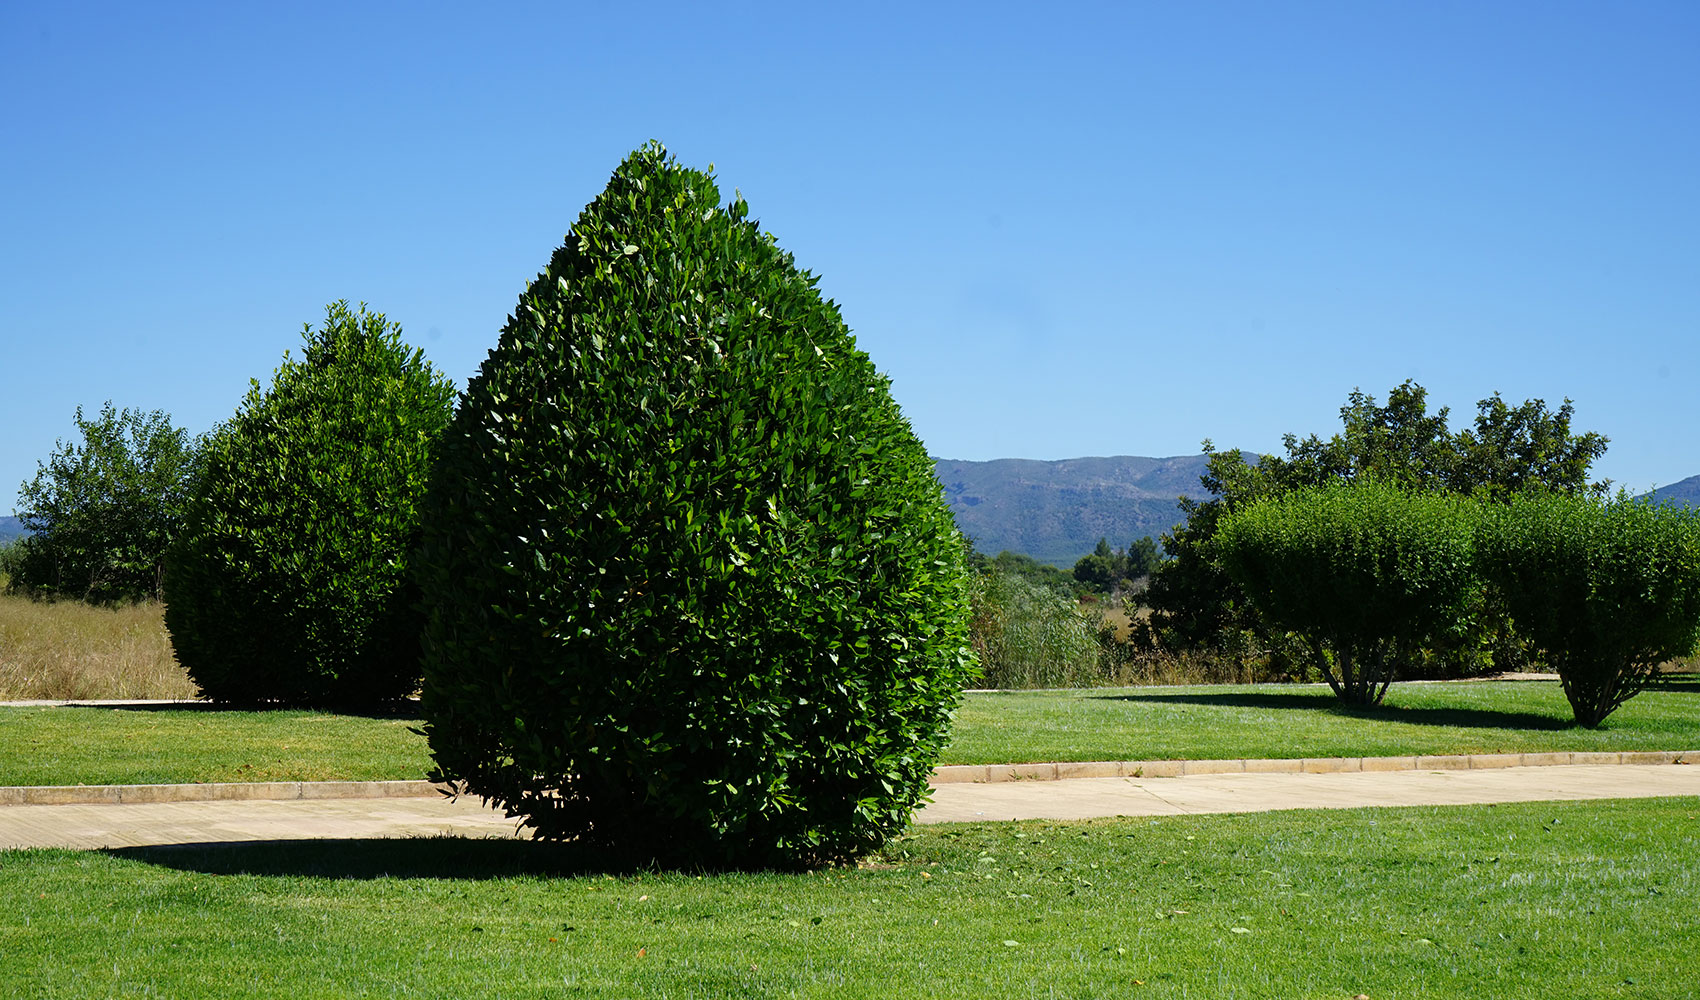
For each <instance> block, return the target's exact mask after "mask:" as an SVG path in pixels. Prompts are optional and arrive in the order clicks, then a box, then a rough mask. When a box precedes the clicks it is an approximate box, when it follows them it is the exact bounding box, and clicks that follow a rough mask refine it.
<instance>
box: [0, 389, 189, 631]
mask: <svg viewBox="0 0 1700 1000" xmlns="http://www.w3.org/2000/svg"><path fill="white" fill-rule="evenodd" d="M75 420H76V424H77V430H78V432H79V433H80V434H81V435H82V442H81V443H77V442H65V441H59V442H58V443H57V444H56V446H55V450H54V452H53V455H52V456H51V457H50V458H49V459H48V460H47V461H46V462H45V463H43V464H40V465H38V466H37V468H36V473H35V477H34V478H33V479H31V480H30V481H29V482H26V483H24V484H23V486H22V488H21V489H20V490H19V494H18V503H19V509H18V515H19V520H20V521H21V522H22V524H23V527H25V528H27V529H28V530H30V531H32V532H34V534H31V535H26V536H24V537H23V538H21V539H19V540H18V541H17V542H16V543H15V544H14V545H13V546H12V547H11V549H10V551H9V552H8V555H7V565H8V576H9V577H10V582H9V584H8V586H9V588H10V589H12V590H15V591H20V592H23V593H28V594H33V595H37V596H41V597H71V598H76V599H79V600H86V601H90V602H93V603H111V602H116V601H139V600H144V599H154V600H157V599H158V598H159V595H160V576H161V566H162V563H163V560H164V556H165V550H166V547H167V546H169V545H170V544H171V538H172V536H173V535H174V534H175V533H176V532H177V530H178V527H179V526H180V524H181V523H182V515H183V499H184V492H185V483H186V480H187V479H188V477H189V475H190V472H191V470H192V468H193V466H194V462H195V455H196V449H197V446H198V442H197V441H194V440H191V439H190V437H189V435H188V433H187V432H186V431H184V430H182V429H180V428H176V427H172V426H171V417H170V416H169V415H167V414H166V413H163V412H161V411H159V410H155V411H153V412H152V413H143V412H142V411H140V410H130V409H125V410H123V411H119V410H115V409H114V408H113V406H112V403H111V402H108V403H106V405H104V406H102V407H101V409H100V416H98V417H95V418H93V419H85V418H84V417H83V409H82V407H80V406H79V407H78V408H77V415H76V417H75Z"/></svg>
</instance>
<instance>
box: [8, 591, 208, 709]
mask: <svg viewBox="0 0 1700 1000" xmlns="http://www.w3.org/2000/svg"><path fill="white" fill-rule="evenodd" d="M194 696H195V684H194V682H193V681H191V680H189V675H188V674H186V673H185V672H184V671H183V668H182V667H181V666H179V665H178V664H177V658H176V655H175V654H174V653H173V652H172V650H171V636H170V635H169V634H168V633H167V632H166V630H165V612H164V605H161V604H157V603H154V604H137V605H132V606H130V607H124V608H97V607H92V606H90V605H87V604H82V603H79V602H77V601H58V602H54V603H47V602H41V601H32V600H29V599H28V598H24V597H18V596H15V595H4V594H0V700H5V701H18V700H23V699H31V698H52V699H74V698H193V697H194Z"/></svg>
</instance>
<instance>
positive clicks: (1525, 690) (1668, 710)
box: [942, 676, 1700, 764]
mask: <svg viewBox="0 0 1700 1000" xmlns="http://www.w3.org/2000/svg"><path fill="white" fill-rule="evenodd" d="M952 732H953V738H952V742H951V746H950V748H949V749H948V750H947V751H946V752H945V755H944V757H945V759H944V760H943V761H942V763H947V764H1007V763H1021V762H1028V761H1053V760H1214V759H1233V758H1238V757H1270V758H1288V757H1402V756H1407V755H1410V754H1455V753H1535V752H1542V751H1552V750H1695V749H1700V679H1696V678H1695V677H1693V676H1683V677H1681V678H1679V679H1676V680H1672V681H1668V682H1665V683H1661V684H1660V685H1659V686H1658V687H1656V688H1652V689H1649V690H1646V691H1643V692H1642V693H1640V694H1639V695H1636V696H1635V697H1634V698H1632V699H1630V700H1629V701H1628V702H1627V703H1625V704H1624V705H1623V707H1621V708H1619V709H1618V710H1617V711H1616V712H1614V713H1613V714H1612V715H1611V716H1610V717H1609V718H1607V719H1606V721H1605V724H1604V725H1603V726H1602V727H1601V728H1599V729H1596V730H1587V729H1583V728H1581V727H1579V726H1577V725H1575V724H1574V722H1573V721H1572V717H1571V714H1570V705H1569V703H1568V702H1566V701H1565V700H1564V692H1563V690H1562V689H1561V688H1560V687H1559V685H1558V682H1557V681H1500V682H1480V683H1469V684H1395V685H1393V687H1392V688H1391V689H1390V690H1389V691H1388V693H1387V698H1386V701H1385V702H1384V703H1383V704H1382V705H1381V706H1380V707H1378V708H1374V709H1368V710H1358V709H1349V708H1346V707H1345V706H1343V705H1342V704H1341V703H1340V701H1339V700H1338V699H1337V698H1335V697H1334V695H1333V693H1332V692H1331V691H1329V690H1328V688H1327V687H1324V686H1320V685H1279V684H1262V685H1256V686H1211V687H1162V688H1117V689H1091V688H1088V689H1081V690H1074V691H1020V692H999V693H985V694H974V695H971V696H969V698H968V700H967V701H966V703H965V704H964V705H963V706H962V708H961V709H960V710H959V711H958V712H957V716H956V725H955V727H954V729H953V730H952Z"/></svg>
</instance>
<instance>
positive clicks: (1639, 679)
mask: <svg viewBox="0 0 1700 1000" xmlns="http://www.w3.org/2000/svg"><path fill="white" fill-rule="evenodd" d="M1212 546H1213V548H1214V553H1213V554H1214V556H1215V557H1216V558H1217V559H1218V560H1219V561H1220V564H1221V566H1222V568H1223V570H1224V571H1225V572H1226V573H1227V574H1228V575H1229V577H1230V578H1232V580H1233V581H1234V583H1235V584H1236V585H1237V586H1239V587H1240V588H1241V589H1242V590H1243V591H1244V592H1245V593H1246V595H1247V596H1248V597H1249V598H1250V600H1251V601H1252V602H1253V603H1254V605H1255V606H1256V607H1257V610H1258V611H1259V613H1261V614H1262V615H1264V616H1265V618H1266V619H1267V620H1268V621H1270V622H1271V623H1274V624H1275V625H1277V626H1278V627H1280V628H1283V629H1286V630H1289V631H1290V632H1292V633H1294V634H1295V635H1297V636H1298V637H1299V638H1300V639H1301V641H1302V642H1303V643H1304V645H1305V646H1307V647H1308V648H1309V649H1310V651H1311V653H1312V656H1313V662H1314V665H1315V666H1316V667H1317V668H1318V669H1320V671H1321V672H1322V674H1323V676H1324V677H1325V678H1326V679H1327V680H1328V683H1329V684H1330V685H1331V686H1332V687H1333V688H1334V691H1335V692H1336V693H1337V694H1338V695H1339V696H1340V697H1341V698H1342V699H1344V700H1346V701H1348V702H1352V703H1357V704H1375V703H1377V702H1379V701H1380V700H1381V698H1382V696H1383V695H1384V694H1385V693H1386V690H1387V685H1388V684H1389V683H1391V682H1392V681H1393V680H1394V679H1395V678H1396V677H1397V676H1398V675H1399V672H1400V670H1401V668H1402V666H1403V665H1405V664H1408V663H1410V662H1412V661H1414V660H1415V659H1417V658H1418V657H1419V656H1421V655H1422V654H1423V651H1424V650H1430V649H1434V648H1437V647H1446V646H1454V647H1456V646H1460V645H1467V644H1468V643H1470V642H1471V641H1481V639H1482V637H1480V636H1473V635H1472V634H1471V632H1472V630H1476V629H1479V625H1478V623H1479V622H1481V621H1482V620H1483V617H1482V616H1481V615H1480V614H1479V613H1478V612H1479V610H1480V609H1481V608H1482V607H1483V606H1484V605H1487V604H1491V605H1493V606H1495V607H1498V608H1502V609H1503V610H1504V611H1505V613H1506V614H1508V615H1509V618H1510V621H1511V623H1512V625H1513V626H1514V628H1515V630H1516V631H1517V633H1519V634H1521V635H1523V636H1526V637H1527V638H1528V640H1529V641H1530V642H1531V643H1532V644H1533V645H1534V646H1535V647H1536V648H1537V649H1538V650H1539V651H1540V652H1541V653H1542V654H1543V656H1544V658H1545V660H1546V662H1547V663H1548V664H1550V665H1551V666H1552V667H1553V668H1554V669H1555V670H1557V671H1558V673H1559V676H1560V677H1561V679H1562V681H1563V684H1564V689H1565V693H1566V695H1568V697H1569V700H1570V703H1571V707H1572V710H1573V711H1574V713H1575V716H1576V720H1577V721H1578V722H1579V723H1581V724H1582V725H1584V726H1588V727H1594V726H1598V725H1599V724H1600V722H1601V721H1602V720H1603V719H1604V718H1605V717H1606V716H1607V715H1609V714H1610V713H1611V711H1612V710H1613V709H1615V708H1616V707H1617V706H1618V705H1620V704H1622V703H1623V701H1624V700H1625V699H1627V698H1629V697H1630V696H1632V695H1633V694H1635V692H1637V691H1639V690H1640V689H1641V687H1642V686H1643V685H1644V684H1645V683H1646V681H1647V679H1648V677H1649V676H1650V675H1651V674H1652V672H1653V671H1654V670H1655V669H1656V668H1657V666H1658V665H1659V664H1660V663H1662V662H1664V661H1666V660H1669V659H1673V658H1676V657H1680V656H1685V655H1688V654H1689V653H1690V652H1692V651H1693V650H1694V649H1695V647H1696V644H1697V643H1700V515H1697V514H1696V513H1695V512H1693V511H1690V510H1688V509H1686V508H1682V509H1678V508H1674V507H1669V506H1660V505H1654V504H1652V503H1650V502H1646V501H1635V500H1629V499H1627V498H1622V497H1620V498H1618V499H1617V500H1615V501H1609V502H1608V501H1604V500H1600V499H1597V498H1594V497H1591V496H1585V495H1575V494H1557V493H1529V494H1523V495H1518V496H1515V497H1512V498H1510V499H1509V500H1508V501H1506V502H1484V501H1481V500H1478V499H1475V498H1471V497H1465V496H1460V495H1457V494H1446V493H1433V492H1429V493H1422V492H1412V491H1410V490H1407V489H1403V488H1400V487H1396V486H1393V485H1390V484H1387V483H1384V482H1379V481H1374V480H1369V481H1360V482H1356V483H1344V482H1336V483H1332V484H1329V485H1327V486H1324V487H1320V488H1309V489H1301V490H1297V491H1294V492H1291V493H1287V494H1284V495H1281V496H1279V497H1275V498H1270V499H1266V500H1262V501H1258V502H1256V503H1253V504H1251V505H1249V506H1246V507H1243V508H1241V509H1239V510H1237V511H1234V512H1232V513H1230V514H1228V515H1227V516H1226V517H1225V518H1224V519H1223V520H1222V522H1221V523H1220V525H1219V526H1218V529H1217V533H1216V537H1215V539H1214V541H1213V542H1212Z"/></svg>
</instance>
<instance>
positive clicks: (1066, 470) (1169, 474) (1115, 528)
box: [934, 452, 1257, 567]
mask: <svg viewBox="0 0 1700 1000" xmlns="http://www.w3.org/2000/svg"><path fill="white" fill-rule="evenodd" d="M1246 459H1247V461H1252V462H1255V461H1256V460H1257V456H1255V455H1252V454H1250V453H1249V452H1248V453H1247V455H1246ZM1206 461H1207V460H1206V458H1205V456H1203V455H1185V456H1181V457H1178V458H1140V457H1138V456H1132V455H1122V456H1117V457H1114V458H1069V459H1064V460H1062V461H1059V462H1040V461H1035V460H1032V459H1026V458H1000V459H996V460H993V461H990V462H963V461H957V460H955V459H948V458H939V459H934V462H935V464H936V468H937V471H938V477H939V482H940V483H942V484H944V492H945V497H946V499H948V500H949V501H950V506H951V509H952V510H954V511H955V512H956V524H957V527H959V528H961V529H962V533H963V534H965V535H967V536H968V537H969V538H970V539H972V540H973V542H974V547H975V548H977V549H979V550H980V551H981V552H984V553H986V554H987V555H997V554H998V553H999V552H1002V551H1004V550H1006V549H1007V550H1009V551H1011V552H1020V553H1024V554H1026V555H1029V556H1032V557H1033V558H1035V559H1037V560H1039V561H1040V562H1047V563H1051V564H1053V565H1057V566H1063V567H1072V566H1073V565H1074V563H1075V561H1076V560H1077V559H1079V558H1080V557H1081V556H1083V555H1086V554H1087V553H1089V552H1091V551H1092V548H1093V546H1095V545H1097V544H1098V539H1100V538H1108V539H1109V540H1110V545H1111V546H1113V547H1114V548H1118V549H1119V548H1123V547H1125V546H1126V545H1127V544H1128V543H1129V542H1133V541H1137V540H1139V539H1140V538H1143V537H1145V536H1146V535H1150V536H1151V537H1152V538H1157V537H1158V536H1159V535H1161V534H1163V533H1164V532H1167V531H1168V530H1169V529H1171V528H1173V527H1174V526H1175V525H1176V524H1177V523H1179V522H1180V521H1181V520H1183V518H1182V517H1181V513H1180V509H1179V508H1178V507H1177V506H1176V501H1177V500H1178V499H1179V498H1180V497H1181V496H1182V495H1187V496H1192V497H1196V498H1199V499H1203V498H1204V497H1205V493H1204V490H1203V487H1201V486H1199V484H1198V477H1199V476H1200V475H1201V474H1202V473H1203V472H1204V469H1205V463H1206Z"/></svg>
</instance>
